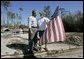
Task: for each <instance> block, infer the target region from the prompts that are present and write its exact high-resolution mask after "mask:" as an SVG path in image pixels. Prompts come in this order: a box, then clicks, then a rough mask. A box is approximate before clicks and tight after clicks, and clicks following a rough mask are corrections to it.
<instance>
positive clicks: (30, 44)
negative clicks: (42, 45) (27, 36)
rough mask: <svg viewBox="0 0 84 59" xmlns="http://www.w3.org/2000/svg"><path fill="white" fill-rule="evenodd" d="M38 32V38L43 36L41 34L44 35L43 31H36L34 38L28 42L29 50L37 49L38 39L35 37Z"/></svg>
mask: <svg viewBox="0 0 84 59" xmlns="http://www.w3.org/2000/svg"><path fill="white" fill-rule="evenodd" d="M38 32H39V36H40V37H41V36H42V35H43V33H44V31H37V32H36V33H35V36H34V38H33V39H32V40H30V41H29V49H30V50H33V48H35V47H37V42H38V40H39V39H38V37H37V34H38Z"/></svg>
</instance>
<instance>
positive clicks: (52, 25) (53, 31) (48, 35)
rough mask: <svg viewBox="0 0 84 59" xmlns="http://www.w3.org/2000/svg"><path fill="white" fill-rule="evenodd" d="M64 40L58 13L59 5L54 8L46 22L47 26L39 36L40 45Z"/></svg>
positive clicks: (62, 27) (63, 31)
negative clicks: (50, 17)
mask: <svg viewBox="0 0 84 59" xmlns="http://www.w3.org/2000/svg"><path fill="white" fill-rule="evenodd" d="M64 40H65V30H64V26H63V23H62V19H61V16H60V14H59V6H58V7H57V8H56V10H55V12H54V14H53V16H52V19H51V20H50V21H49V23H48V24H47V28H46V30H45V32H44V33H43V35H42V37H41V38H40V45H43V44H45V43H51V42H59V41H64Z"/></svg>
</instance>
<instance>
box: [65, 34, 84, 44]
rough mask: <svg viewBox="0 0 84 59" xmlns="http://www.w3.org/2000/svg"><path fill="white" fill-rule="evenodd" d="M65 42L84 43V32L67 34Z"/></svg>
mask: <svg viewBox="0 0 84 59" xmlns="http://www.w3.org/2000/svg"><path fill="white" fill-rule="evenodd" d="M65 43H68V44H74V45H79V46H81V45H83V33H69V34H66V41H65Z"/></svg>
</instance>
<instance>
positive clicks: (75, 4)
mask: <svg viewBox="0 0 84 59" xmlns="http://www.w3.org/2000/svg"><path fill="white" fill-rule="evenodd" d="M46 5H49V6H50V8H51V12H52V14H53V13H54V11H55V9H56V7H57V6H58V5H59V6H60V7H62V8H65V10H67V11H70V12H72V13H76V12H77V11H78V10H80V11H82V12H83V1H11V7H10V8H9V10H12V11H13V12H15V13H17V12H19V10H18V8H20V7H22V8H23V11H22V24H28V23H27V20H28V17H29V16H31V11H32V10H33V9H35V10H37V12H41V11H42V10H43V7H44V6H46ZM2 10H3V9H2ZM38 18H39V14H38V16H37V19H38Z"/></svg>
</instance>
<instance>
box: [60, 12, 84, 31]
mask: <svg viewBox="0 0 84 59" xmlns="http://www.w3.org/2000/svg"><path fill="white" fill-rule="evenodd" d="M62 19H63V24H64V27H65V31H66V32H83V13H81V12H80V11H78V12H77V14H75V15H72V14H71V13H69V14H67V15H64V16H63V15H62Z"/></svg>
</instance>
